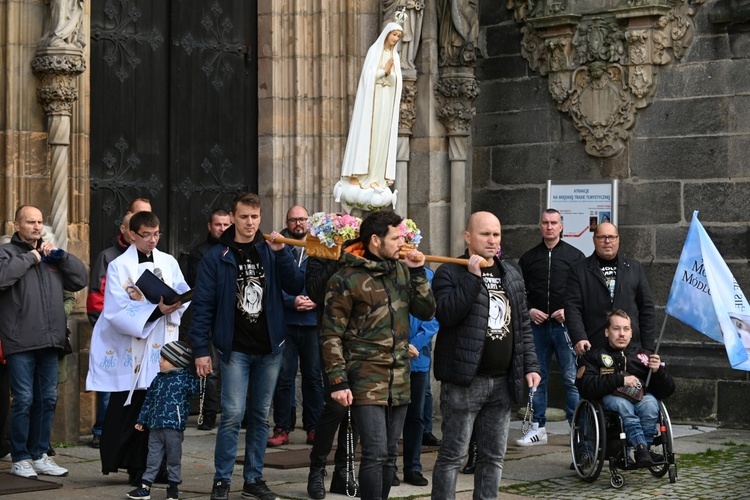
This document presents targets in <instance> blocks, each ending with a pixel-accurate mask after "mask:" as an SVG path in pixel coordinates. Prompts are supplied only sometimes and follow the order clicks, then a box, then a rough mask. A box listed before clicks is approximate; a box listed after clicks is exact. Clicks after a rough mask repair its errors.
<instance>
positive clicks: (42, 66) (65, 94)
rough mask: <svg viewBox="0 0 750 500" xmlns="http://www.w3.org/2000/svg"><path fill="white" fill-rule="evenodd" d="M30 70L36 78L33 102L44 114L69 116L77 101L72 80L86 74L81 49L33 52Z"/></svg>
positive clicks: (75, 89)
mask: <svg viewBox="0 0 750 500" xmlns="http://www.w3.org/2000/svg"><path fill="white" fill-rule="evenodd" d="M31 70H32V71H33V73H34V74H35V75H36V77H37V78H39V81H40V82H41V84H42V85H41V87H39V88H38V89H37V94H36V95H37V101H39V104H40V105H41V106H42V109H44V113H45V114H46V115H59V114H63V115H68V116H69V115H70V113H71V111H72V109H73V103H74V102H75V101H76V100H77V99H78V90H77V88H76V86H75V78H76V77H77V76H78V75H80V74H81V73H83V72H84V71H86V60H85V59H84V58H83V52H82V51H81V50H71V49H67V48H59V49H56V48H48V49H42V50H38V51H37V55H36V57H35V58H34V59H33V60H32V61H31Z"/></svg>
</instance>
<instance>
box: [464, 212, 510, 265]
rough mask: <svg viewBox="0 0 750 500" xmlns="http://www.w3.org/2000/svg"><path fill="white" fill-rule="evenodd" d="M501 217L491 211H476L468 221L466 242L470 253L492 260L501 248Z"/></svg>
mask: <svg viewBox="0 0 750 500" xmlns="http://www.w3.org/2000/svg"><path fill="white" fill-rule="evenodd" d="M500 230H501V228H500V219H498V218H497V217H496V216H495V215H494V214H492V213H490V212H475V213H473V214H471V216H469V220H467V221H466V231H464V242H465V243H466V247H467V249H468V251H469V255H479V256H481V257H482V258H484V259H485V260H486V261H488V262H490V261H491V260H492V258H493V257H495V255H497V251H498V250H499V249H500V239H501V234H500Z"/></svg>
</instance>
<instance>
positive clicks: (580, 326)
mask: <svg viewBox="0 0 750 500" xmlns="http://www.w3.org/2000/svg"><path fill="white" fill-rule="evenodd" d="M619 249H620V236H619V234H618V231H617V226H615V225H614V224H610V223H609V222H604V223H601V224H599V225H598V226H597V227H596V231H595V232H594V253H593V254H591V256H590V257H588V258H587V259H583V260H581V261H578V262H577V263H576V264H574V265H573V267H571V268H570V274H569V275H568V282H567V287H566V294H565V295H566V301H565V319H566V321H567V326H568V333H569V334H570V338H571V341H572V342H573V348H574V350H575V352H576V354H578V355H581V354H583V353H584V352H585V351H587V350H588V349H589V348H592V347H593V348H600V347H606V346H607V345H608V343H607V339H606V337H605V336H604V329H605V327H606V326H607V312H608V311H611V310H613V309H622V310H623V311H625V312H626V313H627V314H628V316H630V318H632V329H633V342H636V343H638V344H640V345H641V347H643V348H644V349H646V350H648V351H651V352H653V350H654V348H655V346H656V330H655V327H656V325H655V323H656V312H655V310H654V301H653V299H652V298H651V290H650V289H649V286H648V281H647V280H646V274H645V273H644V272H643V267H642V266H641V263H640V262H638V261H637V260H635V259H628V258H626V257H624V256H623V255H620V254H619V253H618V251H619Z"/></svg>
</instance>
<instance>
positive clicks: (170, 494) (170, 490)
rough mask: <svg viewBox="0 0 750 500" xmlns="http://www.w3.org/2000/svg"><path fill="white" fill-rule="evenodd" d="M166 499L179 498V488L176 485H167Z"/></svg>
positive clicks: (175, 499) (177, 499)
mask: <svg viewBox="0 0 750 500" xmlns="http://www.w3.org/2000/svg"><path fill="white" fill-rule="evenodd" d="M167 500H180V490H179V489H178V488H177V486H168V487H167Z"/></svg>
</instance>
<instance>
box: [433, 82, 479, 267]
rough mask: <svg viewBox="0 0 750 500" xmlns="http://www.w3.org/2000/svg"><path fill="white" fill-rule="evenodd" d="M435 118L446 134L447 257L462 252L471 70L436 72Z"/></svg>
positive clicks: (475, 89) (472, 111) (474, 88)
mask: <svg viewBox="0 0 750 500" xmlns="http://www.w3.org/2000/svg"><path fill="white" fill-rule="evenodd" d="M435 95H436V97H437V100H438V106H439V107H438V109H437V117H438V119H439V120H440V121H441V123H442V124H443V125H444V126H445V128H446V129H447V131H448V160H449V161H450V169H451V175H450V178H451V215H450V220H451V227H450V236H451V237H450V241H451V248H450V252H451V255H459V254H461V253H462V251H463V249H464V244H463V239H462V238H460V235H461V232H462V231H463V230H464V224H465V222H466V215H467V214H466V187H467V179H466V163H467V160H468V159H469V152H470V151H471V148H470V142H469V139H470V136H471V123H472V120H473V119H474V116H475V115H476V108H474V99H476V98H477V96H478V95H479V86H478V85H477V81H476V79H475V78H474V69H473V68H461V67H449V68H443V69H442V70H441V72H440V80H439V81H438V83H437V85H435Z"/></svg>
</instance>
